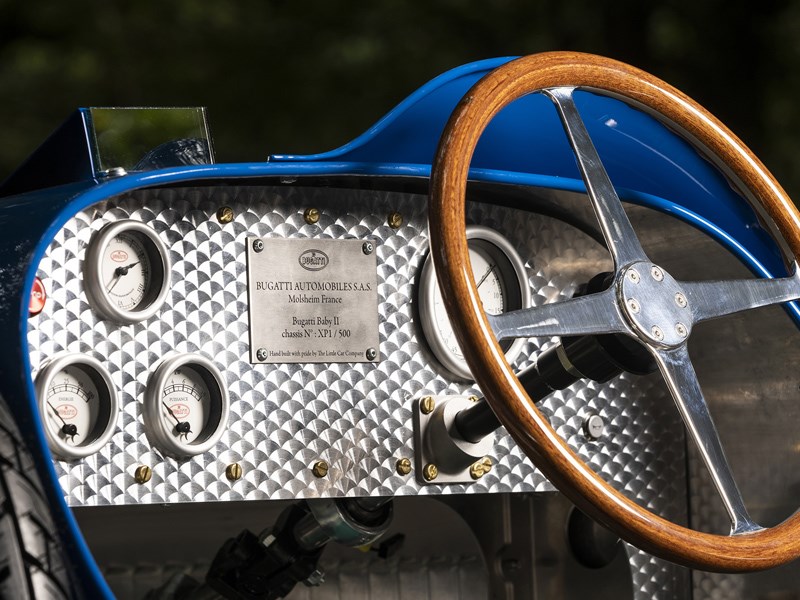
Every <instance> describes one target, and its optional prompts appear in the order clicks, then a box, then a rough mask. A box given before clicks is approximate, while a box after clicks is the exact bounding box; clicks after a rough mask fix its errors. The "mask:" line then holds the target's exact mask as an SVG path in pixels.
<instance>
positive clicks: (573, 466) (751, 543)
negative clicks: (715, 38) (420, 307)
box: [429, 52, 800, 572]
mask: <svg viewBox="0 0 800 600" xmlns="http://www.w3.org/2000/svg"><path fill="white" fill-rule="evenodd" d="M574 88H588V89H590V90H591V91H599V92H600V93H605V94H608V95H612V96H615V97H620V98H622V99H624V100H625V101H627V102H630V103H632V104H633V105H638V106H639V107H644V109H645V110H648V111H650V112H656V113H658V114H660V115H663V116H664V117H665V118H666V119H667V120H669V121H670V122H671V123H672V124H674V125H675V126H676V127H677V128H678V129H679V130H682V133H683V134H684V137H686V138H688V139H689V141H696V142H699V144H701V145H702V146H703V147H704V148H705V149H707V150H708V151H709V152H711V153H712V154H713V155H714V156H715V157H717V158H718V159H719V161H720V163H721V165H722V167H723V168H724V169H727V170H728V171H729V172H730V173H731V174H732V175H733V176H734V177H735V178H738V180H739V181H741V182H742V184H743V185H744V186H745V188H746V189H747V190H748V192H749V193H750V194H751V195H752V197H753V198H754V199H755V200H756V201H757V202H758V203H760V205H761V206H762V207H763V210H764V212H765V213H766V214H767V215H768V216H769V217H770V218H771V219H772V220H773V222H774V224H775V227H776V229H777V231H778V232H779V234H780V235H782V236H783V238H784V240H785V242H786V244H787V246H788V248H789V250H790V252H791V253H792V254H793V255H794V257H795V261H797V260H798V257H800V213H799V212H798V210H797V208H796V207H795V206H794V204H793V203H792V202H791V200H790V199H789V197H788V196H787V194H786V193H785V192H784V190H783V189H782V188H781V186H780V185H779V184H778V183H777V181H776V180H775V179H774V178H773V177H772V175H771V174H770V173H769V171H768V170H767V169H766V167H764V165H763V164H762V163H761V162H760V161H759V160H758V159H757V158H756V157H755V156H754V155H753V153H752V152H751V151H750V150H749V149H748V148H747V147H746V146H745V145H744V144H743V143H742V142H741V141H740V140H739V139H738V138H737V137H736V136H735V135H734V134H733V133H732V132H730V130H728V129H727V127H725V126H724V125H723V124H722V123H721V122H720V121H719V120H717V119H716V118H715V117H714V116H712V115H711V114H710V113H708V112H707V111H706V110H705V109H703V108H702V107H701V106H700V105H698V104H697V103H696V102H694V101H693V100H691V99H690V98H689V97H688V96H686V95H685V94H683V93H682V92H680V91H678V90H676V89H675V88H673V87H671V86H670V85H668V84H666V83H665V82H663V81H660V80H659V79H657V78H655V77H653V76H652V75H649V74H647V73H645V72H643V71H641V70H639V69H636V68H634V67H631V66H629V65H626V64H624V63H620V62H617V61H614V60H611V59H607V58H603V57H598V56H593V55H587V54H581V53H574V52H551V53H544V54H537V55H532V56H527V57H523V58H520V59H516V60H514V61H511V62H509V63H506V64H505V65H503V66H501V67H499V68H498V69H496V70H495V71H492V72H491V73H489V74H488V75H487V76H485V77H484V78H483V79H481V80H480V81H479V82H478V83H477V84H475V85H474V86H473V87H472V88H471V89H470V90H469V91H468V92H467V94H466V95H465V96H464V97H463V98H462V100H461V101H460V103H459V104H458V105H457V107H456V109H455V110H454V111H453V113H452V115H451V117H450V119H449V121H448V123H447V125H446V127H445V129H444V132H443V134H442V137H441V140H440V142H439V147H438V149H437V152H436V157H435V161H434V165H433V169H432V173H431V204H430V212H429V228H430V243H431V252H432V255H433V260H434V264H435V267H436V273H437V277H438V279H439V287H440V289H441V292H442V297H443V299H444V302H445V306H446V307H447V312H448V315H449V317H450V320H451V322H452V325H453V329H454V331H455V333H456V336H457V338H458V341H459V344H460V346H461V348H462V350H463V352H464V356H465V358H466V360H467V363H468V364H469V366H470V369H471V370H472V373H473V374H474V375H475V379H476V381H477V382H478V384H479V385H480V387H481V390H482V391H483V393H484V394H485V396H486V398H487V400H488V401H489V403H490V405H491V407H492V409H493V410H494V412H495V414H496V415H497V417H498V418H499V419H500V421H501V422H502V423H503V424H504V425H505V426H506V428H507V429H508V431H509V433H510V434H511V435H512V437H513V438H514V440H515V441H516V442H517V443H518V444H519V445H520V446H521V448H522V449H523V450H524V451H525V453H526V454H527V455H528V457H529V458H530V459H531V460H532V461H533V462H534V464H535V465H536V466H537V467H538V468H539V469H540V470H541V471H542V472H543V473H544V475H545V476H546V477H547V478H548V479H550V481H551V482H552V483H553V484H554V485H555V486H556V487H557V488H558V489H559V490H561V491H562V492H563V493H564V494H565V495H566V496H567V497H568V498H570V500H571V501H572V502H573V503H575V504H576V505H577V506H578V507H579V508H581V510H583V511H584V512H586V513H587V514H589V515H590V516H592V517H593V518H595V519H597V520H598V521H600V522H601V523H603V524H604V525H606V526H607V527H609V528H610V529H612V530H613V531H615V532H616V533H617V534H618V535H620V537H622V538H623V539H625V540H626V541H628V542H630V543H631V544H633V545H635V546H637V547H639V548H641V549H643V550H645V551H648V552H650V553H652V554H655V555H657V556H661V557H663V558H666V559H668V560H671V561H673V562H676V563H679V564H682V565H685V566H688V567H691V568H699V569H703V570H710V571H720V572H745V571H754V570H761V569H766V568H770V567H774V566H778V565H781V564H784V563H787V562H790V561H792V560H794V559H796V558H797V557H799V556H800V512H798V513H795V514H794V515H793V516H791V517H790V518H788V519H787V520H786V521H784V522H783V523H781V524H779V525H776V526H774V527H771V528H768V529H763V528H760V527H758V526H757V525H755V524H754V523H752V522H751V521H750V520H749V518H748V517H747V515H746V512H745V513H744V515H743V517H742V519H741V520H740V521H739V522H738V523H737V522H736V519H735V516H734V512H735V510H734V511H733V512H731V511H732V509H731V508H729V513H731V515H732V524H733V525H732V529H733V530H734V531H733V533H732V534H731V535H727V536H725V535H716V534H709V533H703V532H698V531H694V530H691V529H688V528H685V527H683V526H681V525H678V524H675V523H672V522H670V521H667V520H666V519H663V518H662V517H660V516H658V515H656V514H654V513H652V512H650V511H648V510H647V509H645V508H643V507H641V506H639V505H638V504H636V503H635V502H633V501H632V500H630V499H628V498H627V497H626V496H624V495H623V494H622V493H621V492H619V491H617V490H615V489H614V488H613V487H612V486H610V485H609V484H608V483H606V482H605V481H604V480H603V479H602V478H601V477H599V476H598V475H597V474H596V473H595V472H594V471H592V469H591V468H590V467H589V466H588V465H586V464H584V463H583V462H582V460H581V459H580V458H579V457H578V456H577V454H575V453H574V452H573V451H572V450H571V449H570V448H569V447H568V446H567V444H566V443H565V442H564V441H563V440H562V439H561V438H560V436H559V435H558V434H557V433H556V431H555V430H554V429H553V428H552V426H551V425H550V424H549V422H548V420H547V419H546V418H545V417H544V416H543V415H542V414H541V413H540V412H539V411H538V410H537V409H536V407H535V405H534V403H533V401H532V400H531V399H530V397H529V396H528V395H527V393H526V392H525V390H524V389H523V387H522V385H521V384H520V383H519V381H518V380H517V378H516V376H515V375H514V372H513V370H512V368H511V366H510V365H509V364H508V362H507V361H506V359H505V355H504V353H503V351H502V349H501V348H500V346H499V344H498V341H497V338H496V336H495V331H496V330H497V329H498V323H497V322H495V323H494V328H493V326H492V325H493V324H492V323H490V321H489V318H488V317H487V316H486V315H485V314H484V312H483V309H482V304H481V301H480V297H479V295H478V293H477V289H476V285H475V281H474V278H473V276H472V270H471V268H470V262H469V254H468V249H467V243H466V238H465V237H464V223H465V192H466V184H467V177H468V171H469V164H470V161H471V158H472V154H473V152H474V149H475V147H476V145H477V143H478V139H479V138H480V135H481V133H482V132H483V130H484V129H485V128H486V126H487V125H488V124H489V122H490V121H491V120H492V118H493V117H494V116H495V115H496V114H497V113H498V112H500V110H501V109H502V108H504V107H505V106H507V105H508V104H510V103H511V102H513V101H514V100H517V99H519V98H521V97H522V96H525V95H527V94H530V93H532V92H536V91H545V92H546V93H548V95H550V96H551V99H553V101H554V102H555V103H556V105H557V108H558V109H559V112H560V115H561V118H562V124H564V127H565V129H566V130H567V134H568V137H569V136H570V135H572V133H574V132H572V133H571V131H570V127H569V126H568V123H567V121H568V120H569V118H570V117H569V115H568V114H567V115H566V116H565V111H566V112H567V113H568V111H569V110H570V106H569V102H570V101H571V100H570V99H569V98H566V96H567V95H570V94H571V91H570V90H572V89H574ZM559 90H566V91H565V92H563V93H562V92H559ZM559 95H561V96H563V98H562V100H563V102H562V103H561V104H560V103H559V102H561V100H559V98H558V96H559ZM562 104H563V105H562ZM572 107H574V105H572ZM580 125H581V126H582V123H581V124H580ZM579 133H580V132H578V134H579ZM578 134H576V135H578ZM571 143H572V144H573V148H574V149H576V157H577V146H576V142H574V140H572V139H571ZM580 143H581V142H577V144H580ZM590 149H591V150H593V146H592V147H591V148H590ZM577 158H578V162H579V166H580V162H581V158H580V157H577ZM600 170H601V171H602V175H605V171H604V170H603V168H602V165H600ZM606 179H607V176H606ZM584 180H585V181H586V183H587V190H588V191H589V195H590V197H591V199H592V201H593V202H594V203H595V211H596V213H598V217H599V218H600V221H601V228H603V227H604V226H605V225H608V224H605V225H604V223H603V216H604V215H605V216H609V214H611V215H612V216H613V215H614V214H616V213H614V211H615V207H613V206H612V207H611V208H608V209H605V208H603V206H602V202H603V200H602V198H601V199H599V200H598V199H597V198H596V197H595V196H596V195H597V196H602V193H596V192H595V191H594V190H591V189H589V188H590V187H592V185H591V184H592V183H593V180H592V178H591V177H589V178H588V179H587V175H586V173H585V172H584ZM608 184H609V185H610V182H608ZM598 187H601V186H598ZM612 191H613V188H612ZM614 195H615V194H614ZM598 203H599V208H598ZM617 203H619V200H618V199H617ZM612 204H613V203H612ZM619 208H620V210H622V209H621V205H620V207H619ZM604 210H606V211H611V212H605V213H604V212H603V211H604ZM623 215H624V211H623ZM619 219H620V220H622V221H625V223H627V226H628V227H630V224H629V223H628V222H627V217H625V216H622V217H619ZM611 221H612V223H611V226H605V229H604V233H605V234H606V241H607V242H609V247H610V249H611V250H612V256H613V258H614V259H615V271H616V273H615V286H614V287H612V290H613V292H609V294H608V296H611V294H612V293H613V294H614V295H615V296H616V298H617V299H616V300H615V302H616V305H615V306H616V312H617V313H619V314H620V315H621V316H622V317H623V318H622V321H623V322H624V324H625V326H626V327H627V328H628V330H627V331H624V332H623V331H620V332H621V333H627V334H629V335H630V333H631V332H632V331H634V329H635V323H634V324H633V326H634V327H633V328H632V325H631V324H632V323H633V321H632V320H631V318H630V317H631V316H633V315H632V314H631V311H630V310H628V308H626V300H625V298H626V297H627V296H626V294H627V291H626V290H625V289H623V286H624V282H627V281H629V280H628V279H627V277H628V275H630V271H631V270H632V266H636V267H637V268H639V270H641V267H642V265H640V264H639V263H641V262H642V261H641V260H639V259H641V257H644V259H645V260H646V261H649V259H647V257H646V255H644V253H643V251H641V247H640V246H639V244H638V238H637V237H636V236H635V234H634V238H635V244H633V246H632V248H628V247H627V245H626V243H625V242H622V241H618V240H615V239H613V236H614V235H615V233H614V230H615V229H619V228H618V227H616V225H617V223H615V222H614V219H613V218H612V219H611ZM625 223H623V225H625ZM621 229H622V230H623V232H624V231H625V227H624V226H623V227H621ZM630 231H631V233H632V229H631V230H630ZM617 233H618V232H617ZM638 252H641V253H638ZM632 261H633V262H632ZM637 261H638V262H637ZM634 262H635V263H636V264H635V265H634ZM648 264H649V263H648ZM644 266H645V267H647V265H644ZM637 277H638V274H637ZM654 277H655V275H654ZM659 281H660V280H659ZM765 281H778V282H783V283H784V284H785V286H788V287H791V290H792V293H791V294H789V295H787V294H786V293H784V295H783V296H781V299H778V300H776V299H775V298H774V297H773V298H772V300H771V301H770V302H766V301H765V302H762V303H761V304H753V305H752V306H748V307H745V308H741V307H740V308H738V309H736V310H744V309H746V308H751V307H755V306H760V305H764V304H767V303H774V302H779V301H781V302H782V301H786V299H787V298H788V299H793V298H796V297H797V295H798V294H797V290H798V289H800V275H799V274H798V270H797V269H795V275H794V276H793V277H790V278H786V279H785V280H765ZM787 282H788V283H787ZM678 283H680V282H678ZM686 285H689V284H686ZM675 289H677V288H675ZM688 289H689V288H687V290H688ZM691 289H692V290H694V291H693V292H692V293H695V292H696V291H697V290H696V289H695V288H691ZM672 290H673V288H670V293H672ZM687 295H688V294H687ZM598 296H599V295H598ZM689 297H690V299H691V300H692V301H694V299H695V296H692V295H689ZM699 297H700V296H697V298H699ZM676 301H677V300H676ZM568 302H573V301H568ZM559 304H564V303H559ZM545 306H553V305H545ZM556 306H557V305H556ZM672 308H673V309H674V307H672ZM692 309H693V310H694V305H693V307H692ZM529 310H535V309H529ZM626 311H627V312H626ZM540 312H541V311H540ZM562 312H563V311H562ZM636 312H638V311H636ZM700 312H702V309H701V310H700ZM554 314H555V313H554ZM676 314H678V313H676ZM724 314H729V313H724ZM546 316H548V317H549V316H550V315H549V313H548V315H546ZM604 316H605V315H597V317H598V319H599V320H602V318H603V317H604ZM617 316H619V315H617ZM713 316H720V315H713ZM713 316H711V317H708V316H706V317H705V318H713ZM615 318H616V317H615ZM540 320H542V319H540ZM544 320H547V319H544ZM700 320H704V319H703V318H699V319H697V321H695V322H699V321H700ZM678 325H681V323H678ZM582 327H583V325H582ZM585 327H588V326H585ZM525 331H526V333H527V335H526V337H532V336H533V335H559V334H558V333H553V332H552V331H551V330H549V329H547V328H546V327H545V328H544V329H542V330H541V331H544V333H542V332H541V331H540V330H536V331H535V332H534V333H531V331H530V330H525ZM679 331H680V329H679ZM582 332H583V333H586V334H589V333H591V330H590V328H588V329H586V331H582ZM635 333H636V334H637V335H638V336H639V337H640V338H641V339H642V340H643V341H644V342H647V344H649V345H650V346H651V348H650V349H651V351H652V352H653V354H654V356H655V357H656V358H657V362H658V363H659V367H660V368H661V370H662V374H664V375H665V379H667V383H668V386H671V387H670V389H671V391H673V397H675V396H676V393H677V394H678V395H679V396H680V395H681V393H680V392H675V390H676V389H681V388H680V385H677V384H675V382H670V381H669V379H670V375H672V374H673V371H672V370H671V368H672V367H671V366H670V365H669V364H668V363H669V361H670V356H671V355H672V354H674V355H676V356H681V357H682V356H683V353H684V352H685V343H686V342H685V341H683V342H680V341H679V340H678V341H676V340H672V341H671V342H670V344H669V348H666V347H665V346H664V340H663V338H662V339H661V340H660V341H659V340H657V339H655V338H652V337H651V339H647V338H648V335H649V334H648V332H647V331H644V330H641V329H637V330H636V331H635ZM681 333H683V332H681ZM684 337H686V338H687V339H688V332H686V333H685V334H684ZM672 342H675V343H672ZM685 359H686V360H687V361H688V354H685ZM688 369H689V371H688V372H689V374H690V375H692V376H693V371H692V370H691V364H690V363H688ZM690 379H691V377H690ZM673 384H675V385H673ZM698 392H699V387H698ZM700 394H701V399H702V393H701V392H700ZM691 395H692V392H689V393H688V396H689V397H691ZM675 399H676V403H678V404H679V408H680V402H679V399H678V398H677V397H676V398H675ZM703 403H704V400H703ZM682 415H683V412H682ZM683 416H684V419H685V420H686V415H683ZM690 416H691V415H690ZM708 418H709V419H710V416H708ZM688 423H689V422H688V421H687V426H688ZM687 429H691V428H690V427H687ZM712 429H713V422H712ZM714 434H716V432H715V431H714ZM712 454H713V452H712ZM709 460H712V461H713V457H712V459H709ZM722 460H723V462H724V456H723V458H722ZM725 466H727V463H725ZM714 475H715V473H714V472H712V476H714ZM733 485H734V490H735V491H736V492H738V489H736V488H735V483H734V484H733ZM724 487H725V485H724V482H723V484H722V487H720V485H718V489H720V493H721V494H722V495H723V502H726V500H727V499H726V498H725V494H724V493H723V488H724ZM739 500H740V498H739ZM732 504H734V505H736V501H733V502H732ZM727 506H728V504H726V507H727Z"/></svg>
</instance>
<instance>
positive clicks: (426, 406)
mask: <svg viewBox="0 0 800 600" xmlns="http://www.w3.org/2000/svg"><path fill="white" fill-rule="evenodd" d="M434 408H436V402H435V401H434V399H433V396H423V397H422V400H420V401H419V409H420V410H421V411H422V414H423V415H429V414H431V413H432V412H433V409H434Z"/></svg>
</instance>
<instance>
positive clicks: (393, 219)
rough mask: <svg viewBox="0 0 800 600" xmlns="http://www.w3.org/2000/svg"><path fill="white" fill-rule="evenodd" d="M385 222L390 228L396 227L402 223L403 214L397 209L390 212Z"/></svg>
mask: <svg viewBox="0 0 800 600" xmlns="http://www.w3.org/2000/svg"><path fill="white" fill-rule="evenodd" d="M386 222H387V223H389V227H391V228H392V229H398V228H399V227H400V225H402V224H403V215H401V214H400V213H399V212H397V211H394V212H390V213H389V216H388V217H387V219H386Z"/></svg>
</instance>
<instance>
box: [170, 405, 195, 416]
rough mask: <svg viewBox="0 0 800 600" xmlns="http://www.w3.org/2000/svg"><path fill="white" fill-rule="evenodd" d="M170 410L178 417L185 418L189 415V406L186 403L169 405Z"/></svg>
mask: <svg viewBox="0 0 800 600" xmlns="http://www.w3.org/2000/svg"><path fill="white" fill-rule="evenodd" d="M169 410H170V412H171V413H172V414H173V415H175V418H176V419H185V418H186V417H188V416H189V412H190V410H189V407H188V406H186V405H185V404H173V405H172V406H170V407H169Z"/></svg>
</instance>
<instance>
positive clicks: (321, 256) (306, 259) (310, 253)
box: [298, 248, 328, 271]
mask: <svg viewBox="0 0 800 600" xmlns="http://www.w3.org/2000/svg"><path fill="white" fill-rule="evenodd" d="M298 261H299V262H300V266H301V267H303V268H304V269H305V270H306V271H322V269H324V268H325V267H327V266H328V255H327V254H325V253H324V252H323V251H322V250H314V249H313V248H311V249H309V250H306V251H305V252H303V253H302V254H301V255H300V256H299V257H298Z"/></svg>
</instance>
